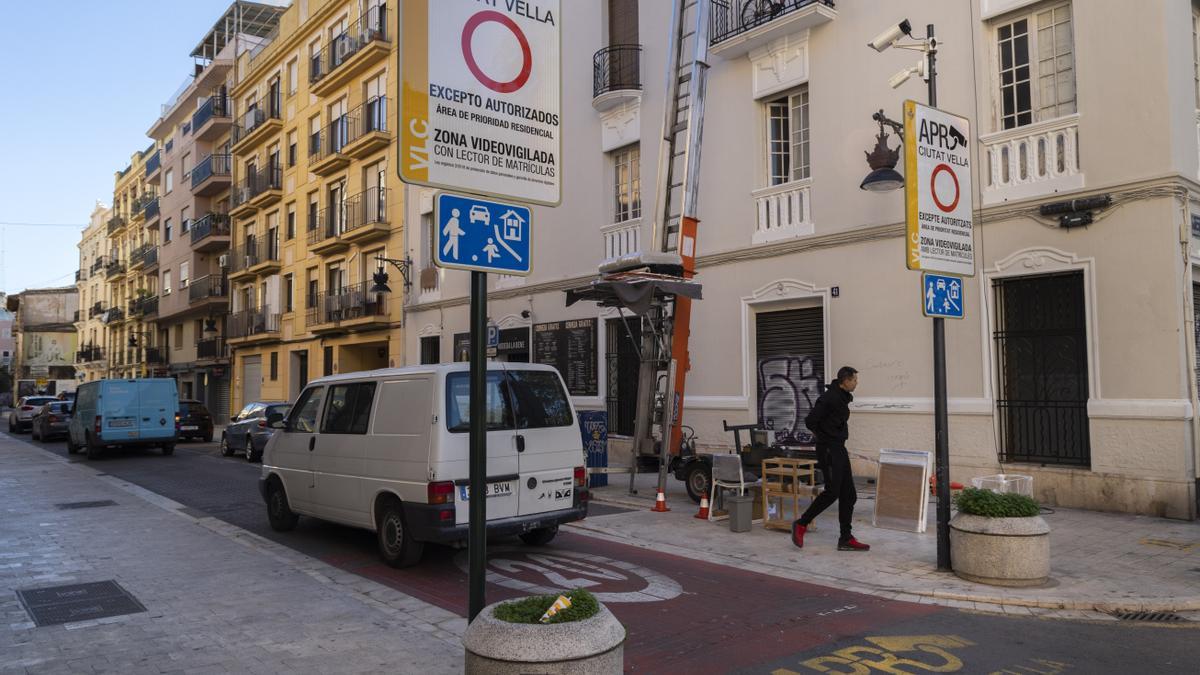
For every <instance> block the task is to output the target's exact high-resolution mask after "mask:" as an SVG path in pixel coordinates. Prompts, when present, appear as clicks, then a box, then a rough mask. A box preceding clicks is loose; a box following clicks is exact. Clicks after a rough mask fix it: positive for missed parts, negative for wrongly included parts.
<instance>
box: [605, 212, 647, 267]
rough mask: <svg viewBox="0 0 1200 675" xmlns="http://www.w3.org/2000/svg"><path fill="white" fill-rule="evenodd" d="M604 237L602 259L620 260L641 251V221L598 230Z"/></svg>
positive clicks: (631, 221) (632, 221)
mask: <svg viewBox="0 0 1200 675" xmlns="http://www.w3.org/2000/svg"><path fill="white" fill-rule="evenodd" d="M600 234H601V235H602V236H603V237H604V258H605V259H606V260H609V259H612V258H620V257H622V256H626V255H629V254H630V253H637V252H638V251H641V250H642V221H641V220H640V219H639V220H627V221H625V222H623V223H616V224H615V225H609V226H608V227H605V228H603V229H601V230H600Z"/></svg>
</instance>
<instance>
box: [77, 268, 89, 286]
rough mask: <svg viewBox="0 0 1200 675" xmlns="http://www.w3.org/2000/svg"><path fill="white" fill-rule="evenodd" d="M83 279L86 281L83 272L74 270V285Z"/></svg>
mask: <svg viewBox="0 0 1200 675" xmlns="http://www.w3.org/2000/svg"><path fill="white" fill-rule="evenodd" d="M84 279H87V276H86V275H85V274H84V272H83V270H75V283H79V282H80V281H83V280H84Z"/></svg>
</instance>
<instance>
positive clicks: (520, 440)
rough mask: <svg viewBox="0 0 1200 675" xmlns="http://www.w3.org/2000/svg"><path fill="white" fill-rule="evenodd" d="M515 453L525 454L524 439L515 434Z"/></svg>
mask: <svg viewBox="0 0 1200 675" xmlns="http://www.w3.org/2000/svg"><path fill="white" fill-rule="evenodd" d="M517 452H525V437H524V436H522V435H521V434H517Z"/></svg>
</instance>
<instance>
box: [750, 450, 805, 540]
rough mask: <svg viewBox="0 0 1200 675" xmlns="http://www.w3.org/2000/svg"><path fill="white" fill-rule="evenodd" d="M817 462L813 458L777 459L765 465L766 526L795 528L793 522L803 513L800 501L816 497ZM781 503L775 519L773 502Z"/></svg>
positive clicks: (764, 506) (763, 466)
mask: <svg viewBox="0 0 1200 675" xmlns="http://www.w3.org/2000/svg"><path fill="white" fill-rule="evenodd" d="M816 471H817V462H816V460H812V459H793V458H790V457H775V458H772V459H764V460H763V463H762V486H763V490H762V513H763V527H765V528H767V529H771V530H787V531H790V530H791V529H792V521H793V520H795V519H797V518H799V517H800V514H801V513H803V512H804V511H803V509H801V508H800V500H801V499H804V500H806V501H805V508H807V506H808V500H811V498H812V497H813V496H814V495H815V494H816V487H815V485H816ZM772 500H774V501H776V502H777V510H776V511H775V514H774V517H772V514H771V502H772Z"/></svg>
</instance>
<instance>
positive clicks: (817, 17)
mask: <svg viewBox="0 0 1200 675" xmlns="http://www.w3.org/2000/svg"><path fill="white" fill-rule="evenodd" d="M835 18H837V10H835V9H834V8H833V0H784V1H778V0H777V1H775V2H742V1H741V0H713V3H712V15H711V16H710V17H709V44H710V45H712V48H711V51H712V53H713V54H715V55H717V56H720V57H722V58H726V59H731V58H734V57H737V56H742V55H744V54H747V53H749V52H750V51H752V50H754V49H757V48H758V47H763V46H766V45H767V44H769V43H770V42H772V41H774V40H777V39H779V38H781V37H785V36H788V35H793V34H795V33H800V32H802V31H805V30H809V29H811V28H816V27H817V26H820V25H822V24H826V23H829V22H830V21H833V20H834V19H835Z"/></svg>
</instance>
